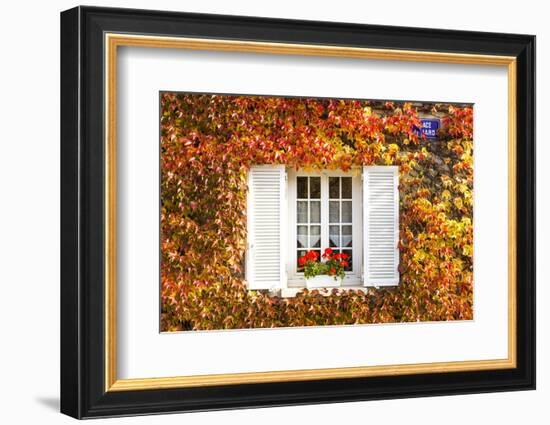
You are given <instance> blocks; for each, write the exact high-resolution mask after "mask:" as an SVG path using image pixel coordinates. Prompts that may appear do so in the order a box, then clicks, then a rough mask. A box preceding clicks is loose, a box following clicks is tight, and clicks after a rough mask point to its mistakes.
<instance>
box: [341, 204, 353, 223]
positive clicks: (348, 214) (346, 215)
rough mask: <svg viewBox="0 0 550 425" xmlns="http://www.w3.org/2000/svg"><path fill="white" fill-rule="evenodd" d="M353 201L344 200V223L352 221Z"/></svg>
mask: <svg viewBox="0 0 550 425" xmlns="http://www.w3.org/2000/svg"><path fill="white" fill-rule="evenodd" d="M351 221H352V218H351V201H342V223H351Z"/></svg>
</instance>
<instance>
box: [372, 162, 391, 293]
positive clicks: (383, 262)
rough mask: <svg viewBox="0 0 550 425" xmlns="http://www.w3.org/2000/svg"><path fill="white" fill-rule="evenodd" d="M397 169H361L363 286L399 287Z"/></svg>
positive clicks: (374, 167) (385, 167) (387, 167)
mask: <svg viewBox="0 0 550 425" xmlns="http://www.w3.org/2000/svg"><path fill="white" fill-rule="evenodd" d="M398 183H399V170H398V167H397V166H365V167H363V238H364V250H363V251H364V258H363V275H364V282H363V283H364V285H365V286H392V285H398V284H399V270H398V268H399V249H398V241H399V189H398Z"/></svg>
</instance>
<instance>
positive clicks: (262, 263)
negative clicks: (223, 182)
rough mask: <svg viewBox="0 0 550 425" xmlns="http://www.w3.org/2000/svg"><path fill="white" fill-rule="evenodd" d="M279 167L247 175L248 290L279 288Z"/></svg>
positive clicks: (282, 199)
mask: <svg viewBox="0 0 550 425" xmlns="http://www.w3.org/2000/svg"><path fill="white" fill-rule="evenodd" d="M285 173H286V171H285V168H284V166H283V165H261V166H253V167H251V169H250V171H249V174H248V211H247V223H248V225H247V227H248V229H247V239H248V246H247V255H246V280H247V282H248V288H249V289H277V288H282V287H283V286H284V285H283V279H284V277H285V272H284V271H285V267H284V246H285V241H284V239H285V237H286V229H285V216H286V211H285V205H286V179H285Z"/></svg>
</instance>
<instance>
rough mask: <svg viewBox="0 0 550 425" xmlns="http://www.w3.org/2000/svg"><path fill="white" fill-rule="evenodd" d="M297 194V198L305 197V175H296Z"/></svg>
mask: <svg viewBox="0 0 550 425" xmlns="http://www.w3.org/2000/svg"><path fill="white" fill-rule="evenodd" d="M297 186H298V189H297V196H298V198H299V199H307V177H297Z"/></svg>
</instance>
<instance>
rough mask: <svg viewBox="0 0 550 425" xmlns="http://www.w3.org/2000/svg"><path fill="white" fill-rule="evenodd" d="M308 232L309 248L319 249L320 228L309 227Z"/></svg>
mask: <svg viewBox="0 0 550 425" xmlns="http://www.w3.org/2000/svg"><path fill="white" fill-rule="evenodd" d="M309 232H310V245H309V246H310V247H311V248H321V226H311V227H310V228H309Z"/></svg>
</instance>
